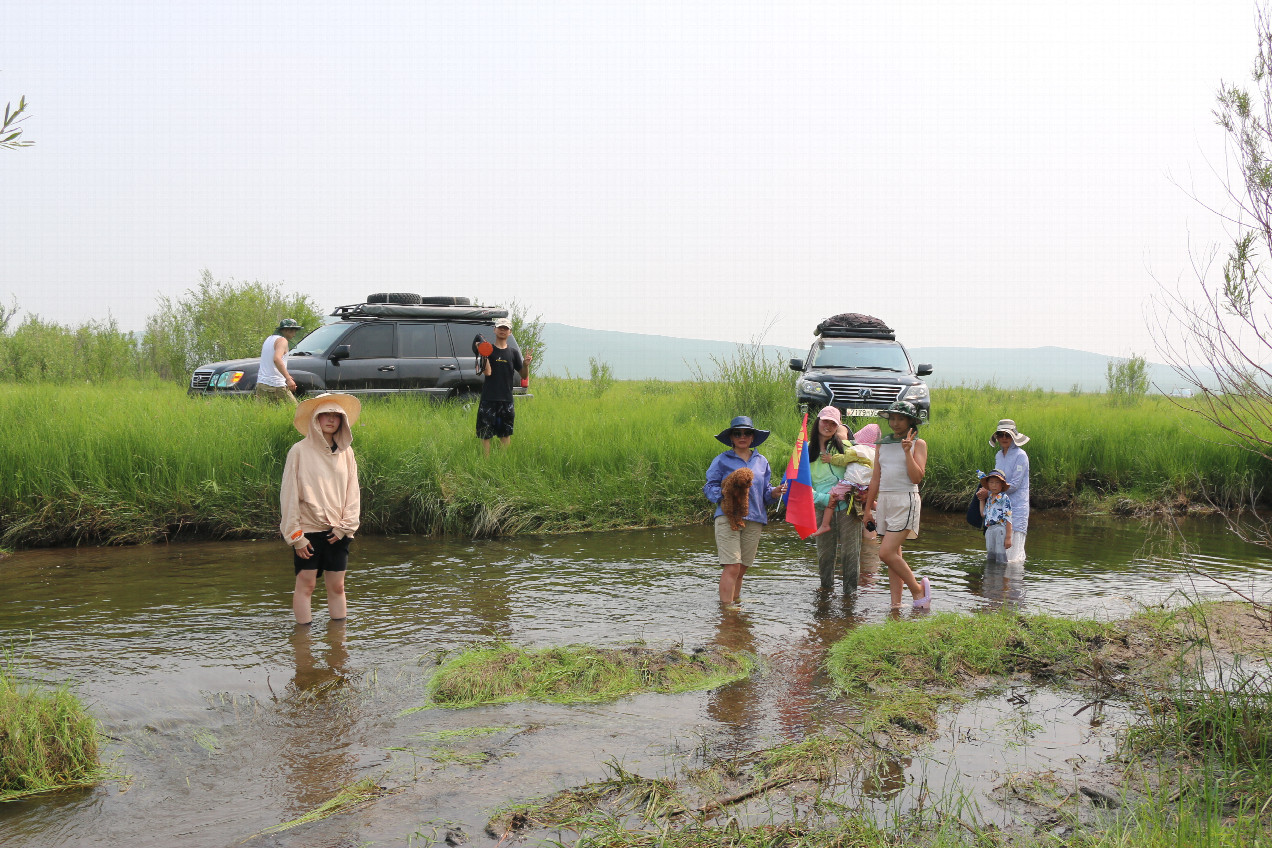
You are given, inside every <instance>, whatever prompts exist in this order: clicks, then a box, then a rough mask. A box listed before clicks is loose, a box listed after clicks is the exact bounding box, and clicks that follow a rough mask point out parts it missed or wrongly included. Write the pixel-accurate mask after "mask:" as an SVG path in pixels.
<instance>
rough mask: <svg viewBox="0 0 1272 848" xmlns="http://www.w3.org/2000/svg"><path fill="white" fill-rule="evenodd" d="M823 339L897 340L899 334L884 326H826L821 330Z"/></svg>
mask: <svg viewBox="0 0 1272 848" xmlns="http://www.w3.org/2000/svg"><path fill="white" fill-rule="evenodd" d="M821 338H823V339H883V340H884V341H890V342H891V341H896V338H897V335H896V333H894V332H893V331H892V330H890V329H888V328H886V327H883V328H880V327H826V328H825V329H823V330H822V331H821Z"/></svg>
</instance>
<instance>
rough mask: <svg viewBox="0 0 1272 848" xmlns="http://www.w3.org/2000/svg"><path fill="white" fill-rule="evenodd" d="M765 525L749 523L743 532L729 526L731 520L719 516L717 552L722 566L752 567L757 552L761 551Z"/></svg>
mask: <svg viewBox="0 0 1272 848" xmlns="http://www.w3.org/2000/svg"><path fill="white" fill-rule="evenodd" d="M762 532H764V525H763V524H761V523H760V522H758V521H748V522H746V523H745V524H743V525H742V529H741V530H734V529H733V528H732V527H730V526H729V519H727V518H725V517H724V516H723V515H717V516H716V520H715V537H716V552H717V553H718V554H719V555H720V564H721V565H732V564H734V563H735V562H740V563H742V564H743V565H745V566H748V567H749V566H750V565H751V563H753V562H755V552H756V551H757V550H759V549H760V533H762Z"/></svg>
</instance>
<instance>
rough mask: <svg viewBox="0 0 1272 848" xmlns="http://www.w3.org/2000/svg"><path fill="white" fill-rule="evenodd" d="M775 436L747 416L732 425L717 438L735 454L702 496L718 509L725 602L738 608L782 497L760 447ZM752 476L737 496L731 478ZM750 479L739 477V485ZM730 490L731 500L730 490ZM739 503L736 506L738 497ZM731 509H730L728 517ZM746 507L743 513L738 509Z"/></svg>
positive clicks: (723, 461)
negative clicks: (771, 481) (770, 510)
mask: <svg viewBox="0 0 1272 848" xmlns="http://www.w3.org/2000/svg"><path fill="white" fill-rule="evenodd" d="M768 437H769V431H768V430H758V429H756V427H755V425H754V424H752V423H751V419H750V418H749V417H748V416H746V415H739V416H737V417H736V418H734V419H733V421H732V422H730V424H729V426H728V427H726V428H725V429H724V430H721V431H720V432H719V433H718V434H716V441H718V442H722V443H723V444H726V445H730V446H731V448H730V450H727V451H725V452H724V453H722V454H720V455H719V456H717V457H716V458H715V459H713V460H712V461H711V465H710V467H708V468H707V483H706V485H705V486H703V487H702V493H703V494H704V495H706V496H707V500H709V501H711V502H712V503H713V504H716V505H717V506H716V511H715V538H716V552H717V554H718V555H719V557H720V568H721V571H720V603H721V604H724V605H726V606H727V605H730V604H736V603H738V602H739V601H741V599H742V577H743V576H744V575H745V574H746V570H747V569H748V568H750V567H751V564H752V563H753V562H755V552H756V551H757V550H758V549H759V546H760V533H761V532H762V531H763V530H764V525H765V524H767V523H768V509H767V508H768V506H769V505H770V504H773V503H776V502H777V501H778V499H779V498H781V496H782V487H781V486H770V485H769V479H770V477H771V475H772V472H771V471H770V469H769V464H768V460H767V459H765V458H764V456H763V455H762V454H759V453H756V452H755V448H757V447H759V446H760V445H762V444H763V443H764V440H765V439H767V438H768ZM738 471H746V472H747V474H749V475H750V477H751V479H750V481H749V483H748V484H747V487H746V489H745V491H743V492H741V493H739V492H735V491H732V487H731V486H728V485H727V478H729V477H731V476H733V475H734V473H735V472H738ZM745 476H746V475H738V476H737V477H734V481H737V480H743V479H745ZM726 488H730V489H731V491H730V493H729V495H730V496H729V497H728V498H726V495H725V489H726ZM739 494H740V495H741V496H742V497H741V499H740V501H739V502H738V503H736V504H735V503H733V499H734V497H735V496H737V495H739ZM726 507H728V508H729V510H728V512H729V513H730V514H726V509H725V508H726ZM734 507H740V509H736V510H735V509H734Z"/></svg>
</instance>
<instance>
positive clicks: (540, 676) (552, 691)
mask: <svg viewBox="0 0 1272 848" xmlns="http://www.w3.org/2000/svg"><path fill="white" fill-rule="evenodd" d="M754 666H755V660H754V658H753V657H752V656H750V655H749V654H741V653H733V652H725V651H719V650H704V651H697V652H694V653H690V654H685V653H682V652H680V651H677V650H668V651H651V650H646V649H642V648H634V647H633V648H624V649H602V648H592V647H588V646H586V645H573V646H568V647H562V648H545V649H542V650H535V651H531V650H525V649H521V648H516V647H514V646H512V645H506V644H500V645H495V646H494V647H490V648H470V649H468V650H466V651H463V652H462V653H460V654H458V655H456V656H455V657H453V658H452V659H450V660H448V661H446V662H445V663H443V664H442V667H441V668H440V669H438V671H437V674H436V675H435V676H434V678H433V680H432V683H431V684H430V695H431V697H432V700H433V702H434V703H435V704H437V705H438V706H442V707H456V708H462V707H472V706H477V705H479V704H503V703H509V702H512V701H524V700H535V701H549V702H553V703H590V702H598V701H613V700H616V699H618V698H621V697H624V696H626V695H631V694H635V693H637V692H660V693H674V692H690V691H695V690H701V689H713V688H715V687H717V686H722V685H724V684H725V683H729V682H731V681H734V680H740V679H741V678H743V677H746V676H747V675H748V674H750V673H751V670H752V669H753V668H754Z"/></svg>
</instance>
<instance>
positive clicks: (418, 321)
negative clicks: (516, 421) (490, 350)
mask: <svg viewBox="0 0 1272 848" xmlns="http://www.w3.org/2000/svg"><path fill="white" fill-rule="evenodd" d="M331 314H332V316H333V317H334V318H335V319H336V320H335V321H333V322H332V323H329V324H323V325H322V326H321V327H318V328H317V329H315V330H314V331H313V332H312V333H310V334H309V335H307V336H305V337H304V338H302V339H300V340H298V341H297V342H296V343H295V345H294V346H293V348H292V350H291V352H290V353H289V354H288V355H287V370H288V371H290V372H291V375H292V377H293V378H294V379H295V380H296V393H297V394H304V393H307V392H315V393H316V392H325V391H340V392H347V393H349V394H355V395H381V394H396V393H400V392H410V393H414V394H423V395H429V396H432V397H438V398H447V397H455V396H457V395H464V394H468V393H470V392H480V391H481V384H482V380H483V379H484V378H483V377H482V376H481V375H480V374H478V372H477V357H476V348H477V341H478V337H481V338H484V339H486V340H487V341H494V338H495V334H494V329H495V327H494V322H495V319H496V318H504V317H506V316H507V315H508V310H506V309H499V308H496V307H489V306H474V305H473V304H472V302H471V301H470V300H469V299H468V298H464V297H420V296H419V295H417V294H412V293H409V292H389V293H382V294H373V295H370V296H369V297H368V298H367V302H366V303H357V304H352V305H350V306H337V307H336V308H335V310H334V311H333V312H332V313H331ZM261 341H262V342H264V341H265V340H264V339H263V338H262V339H261ZM508 344H509V345H510V346H513V347H515V346H516V344H517V342H516V340H515V339H513V338H512V337H511V336H510V337H509V339H508ZM259 367H260V359H259V358H252V359H234V360H231V361H229V362H214V363H212V364H211V365H203V366H200V367H199V368H197V369H195V372H194V375H193V377H191V379H190V388H189V394H192V395H195V394H198V395H209V394H215V395H250V394H252V393H253V391H254V389H255V388H256V372H257V369H258V368H259ZM513 391H514V392H516V393H517V394H525V389H523V388H521V387H516V388H514V389H513Z"/></svg>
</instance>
